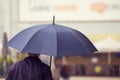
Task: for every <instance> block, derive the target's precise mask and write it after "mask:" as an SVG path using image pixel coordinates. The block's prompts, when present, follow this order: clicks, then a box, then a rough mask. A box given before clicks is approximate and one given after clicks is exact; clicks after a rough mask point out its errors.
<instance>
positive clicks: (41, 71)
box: [6, 53, 53, 80]
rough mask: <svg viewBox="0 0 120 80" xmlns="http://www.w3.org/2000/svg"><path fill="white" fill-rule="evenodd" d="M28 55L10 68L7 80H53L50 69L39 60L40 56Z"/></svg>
mask: <svg viewBox="0 0 120 80" xmlns="http://www.w3.org/2000/svg"><path fill="white" fill-rule="evenodd" d="M28 55H29V56H28V57H26V58H24V59H23V60H21V61H19V62H16V63H14V64H13V65H12V66H11V67H10V69H9V72H8V74H7V77H6V80H53V79H52V72H51V70H50V67H49V66H48V65H46V64H45V63H43V62H42V61H41V60H40V59H39V54H34V53H28Z"/></svg>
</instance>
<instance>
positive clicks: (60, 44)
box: [7, 23, 97, 56]
mask: <svg viewBox="0 0 120 80" xmlns="http://www.w3.org/2000/svg"><path fill="white" fill-rule="evenodd" d="M7 45H8V46H10V47H12V48H15V49H17V50H19V51H20V52H22V53H40V54H45V55H51V56H79V55H90V54H91V53H93V52H94V51H97V49H96V48H95V47H94V45H93V44H92V43H91V41H90V40H89V39H88V38H87V37H86V36H85V35H84V34H82V33H81V32H79V31H77V30H75V29H72V28H69V27H66V26H63V25H58V24H55V23H53V24H43V25H34V26H31V27H29V28H27V29H25V30H23V31H21V32H19V33H18V34H17V35H16V36H14V37H13V38H12V39H11V40H10V41H9V42H8V43H7Z"/></svg>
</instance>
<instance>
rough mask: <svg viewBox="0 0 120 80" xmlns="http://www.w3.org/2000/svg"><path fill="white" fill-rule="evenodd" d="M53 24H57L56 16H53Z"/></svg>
mask: <svg viewBox="0 0 120 80" xmlns="http://www.w3.org/2000/svg"><path fill="white" fill-rule="evenodd" d="M53 24H55V15H53Z"/></svg>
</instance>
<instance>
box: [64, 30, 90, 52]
mask: <svg viewBox="0 0 120 80" xmlns="http://www.w3.org/2000/svg"><path fill="white" fill-rule="evenodd" d="M65 29H67V28H65ZM67 30H69V31H70V32H71V33H73V35H75V33H74V32H73V31H71V30H70V29H67ZM73 30H74V29H73ZM75 31H76V30H75ZM81 34H82V33H81ZM75 36H76V37H77V38H78V39H79V41H80V43H81V44H82V45H83V47H84V44H83V41H81V39H80V38H79V36H78V35H75ZM84 49H85V50H87V52H88V53H89V51H88V49H86V48H85V47H84Z"/></svg>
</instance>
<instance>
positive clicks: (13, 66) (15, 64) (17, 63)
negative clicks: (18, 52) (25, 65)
mask: <svg viewBox="0 0 120 80" xmlns="http://www.w3.org/2000/svg"><path fill="white" fill-rule="evenodd" d="M18 65H19V62H15V63H13V64H12V65H11V66H10V70H15V69H16V68H17V66H18Z"/></svg>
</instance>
